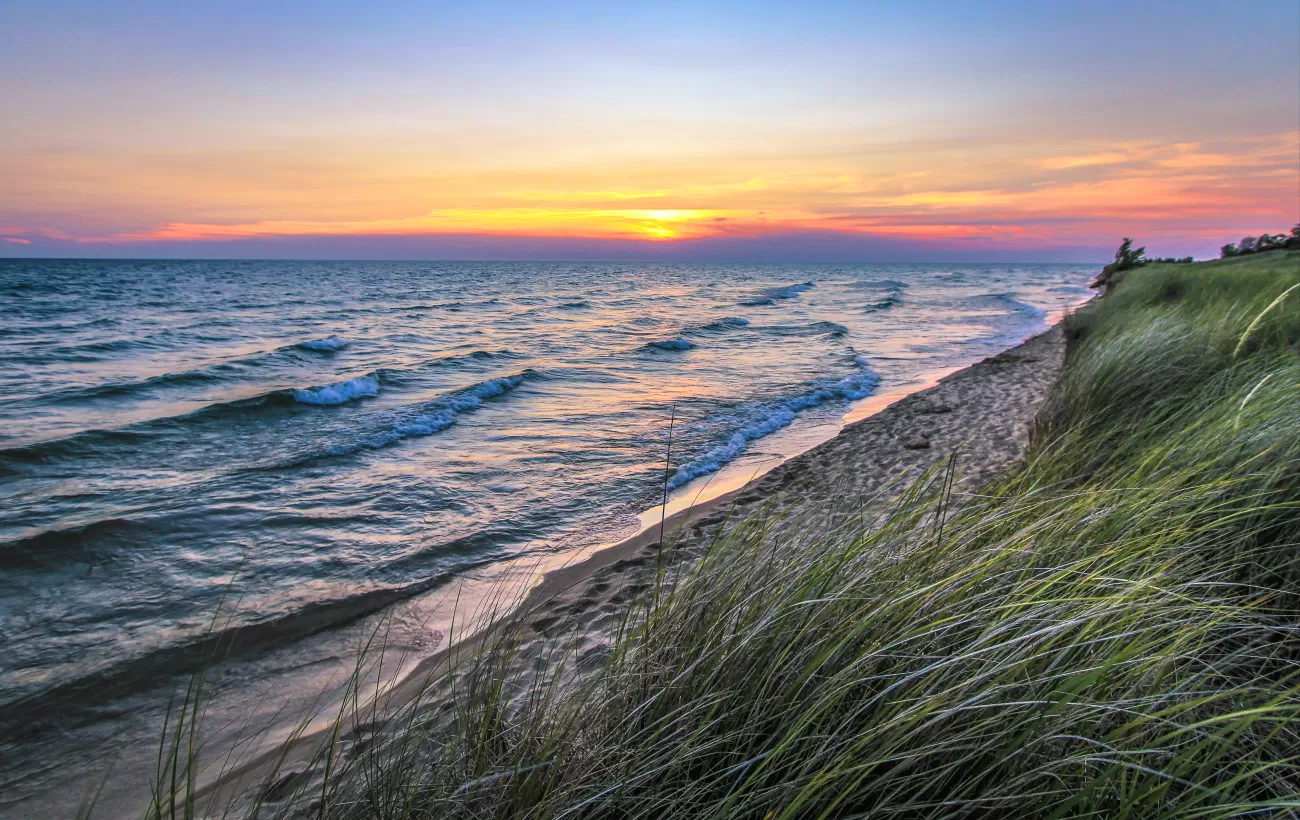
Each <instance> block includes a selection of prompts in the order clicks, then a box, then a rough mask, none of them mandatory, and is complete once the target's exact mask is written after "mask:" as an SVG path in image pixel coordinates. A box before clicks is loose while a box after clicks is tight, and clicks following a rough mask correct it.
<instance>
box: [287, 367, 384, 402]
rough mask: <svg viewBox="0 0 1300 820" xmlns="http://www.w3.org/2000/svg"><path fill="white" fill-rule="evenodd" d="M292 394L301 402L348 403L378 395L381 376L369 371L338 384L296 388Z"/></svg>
mask: <svg viewBox="0 0 1300 820" xmlns="http://www.w3.org/2000/svg"><path fill="white" fill-rule="evenodd" d="M290 395H292V396H293V400H294V401H296V402H299V403H300V404H315V405H319V406H329V405H335V404H346V403H348V402H350V401H355V400H357V399H365V398H370V397H372V396H378V395H379V376H377V375H376V374H374V373H369V374H367V375H365V376H358V377H356V378H355V379H348V380H347V381H343V382H338V383H337V384H327V385H325V386H324V387H308V388H307V389H305V390H294V391H292V392H291V393H290Z"/></svg>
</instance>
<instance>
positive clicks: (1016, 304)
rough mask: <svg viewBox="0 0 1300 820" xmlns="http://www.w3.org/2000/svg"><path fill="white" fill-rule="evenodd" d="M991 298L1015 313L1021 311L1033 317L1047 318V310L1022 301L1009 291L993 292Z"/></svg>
mask: <svg viewBox="0 0 1300 820" xmlns="http://www.w3.org/2000/svg"><path fill="white" fill-rule="evenodd" d="M993 298H994V299H996V300H997V301H998V302H1000V303H1001V304H1004V305H1006V306H1008V307H1010V308H1011V309H1012V310H1014V311H1015V312H1016V313H1023V314H1024V315H1026V316H1032V317H1033V318H1035V319H1045V318H1047V311H1045V310H1043V309H1042V308H1039V307H1035V306H1033V305H1031V304H1028V303H1026V302H1022V301H1020V300H1019V299H1017V298H1016V297H1014V296H1012V295H1011V294H1009V293H996V294H993Z"/></svg>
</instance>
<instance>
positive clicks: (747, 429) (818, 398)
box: [668, 357, 880, 489]
mask: <svg viewBox="0 0 1300 820" xmlns="http://www.w3.org/2000/svg"><path fill="white" fill-rule="evenodd" d="M857 361H858V362H859V364H861V365H862V367H863V370H862V372H860V373H855V374H853V375H851V376H846V377H845V378H843V379H840V380H839V381H831V382H825V383H822V384H820V385H815V386H814V387H813V389H811V390H808V391H806V392H804V393H800V394H799V395H797V396H792V397H790V398H788V399H784V400H782V401H778V402H776V403H769V404H763V405H759V406H758V407H757V408H756V409H755V410H754V411H753V412H752V413H751V414H750V417H749V419H748V421H747V423H746V424H745V425H744V426H743V427H741V428H740V429H738V430H736V431H734V432H733V433H732V434H731V435H730V436H728V437H727V439H726V440H725V441H723V442H721V443H719V444H715V445H713V446H712V447H710V448H708V449H707V450H705V451H704V452H703V453H700V454H699V455H697V456H696V457H695V458H693V459H691V460H690V461H688V462H687V463H685V464H683V465H681V466H679V467H678V468H677V470H676V472H674V473H673V475H672V477H671V478H669V479H668V488H669V489H676V488H677V487H680V486H681V485H683V484H685V483H686V482H688V481H690V480H691V479H693V478H698V477H699V476H702V475H709V474H710V473H715V472H717V471H718V470H720V469H722V466H723V465H724V464H726V463H728V462H729V461H731V460H733V459H734V458H736V456H738V455H740V454H741V453H743V452H744V451H745V449H746V448H747V447H748V446H749V443H750V442H751V441H756V440H758V439H760V438H763V437H764V436H768V435H771V434H772V433H775V432H776V431H777V430H780V429H782V428H784V427H788V426H789V425H790V423H791V422H793V421H794V420H795V418H797V417H798V414H799V412H800V411H803V410H808V409H810V408H813V407H818V406H820V405H823V404H826V403H827V402H831V401H854V400H856V399H862V398H866V397H867V396H869V395H871V393H872V392H873V391H874V390H875V389H876V386H877V385H878V384H880V376H879V375H877V374H876V373H875V372H873V371H871V370H870V369H867V368H866V365H865V363H864V360H863V359H862V358H861V357H858V359H857Z"/></svg>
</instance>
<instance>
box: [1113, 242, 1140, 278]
mask: <svg viewBox="0 0 1300 820" xmlns="http://www.w3.org/2000/svg"><path fill="white" fill-rule="evenodd" d="M1146 252H1147V249H1146V248H1138V249H1137V250H1133V240H1132V239H1129V238H1128V237H1127V236H1126V237H1124V241H1123V242H1121V243H1119V250H1117V251H1115V263H1114V264H1115V265H1116V268H1115V271H1116V272H1119V271H1124V270H1129V269H1130V268H1136V267H1138V266H1139V265H1145V264H1146V260H1145V259H1143V258H1142V257H1143V256H1145V255H1146Z"/></svg>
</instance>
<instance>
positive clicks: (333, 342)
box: [294, 336, 348, 353]
mask: <svg viewBox="0 0 1300 820" xmlns="http://www.w3.org/2000/svg"><path fill="white" fill-rule="evenodd" d="M347 346H348V342H347V340H346V339H340V338H339V337H338V336H328V337H326V338H324V339H314V340H312V341H310V342H299V343H298V344H296V345H294V347H298V348H301V349H303V350H314V351H316V352H318V353H333V352H334V351H336V350H342V349H343V348H345V347H347Z"/></svg>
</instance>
